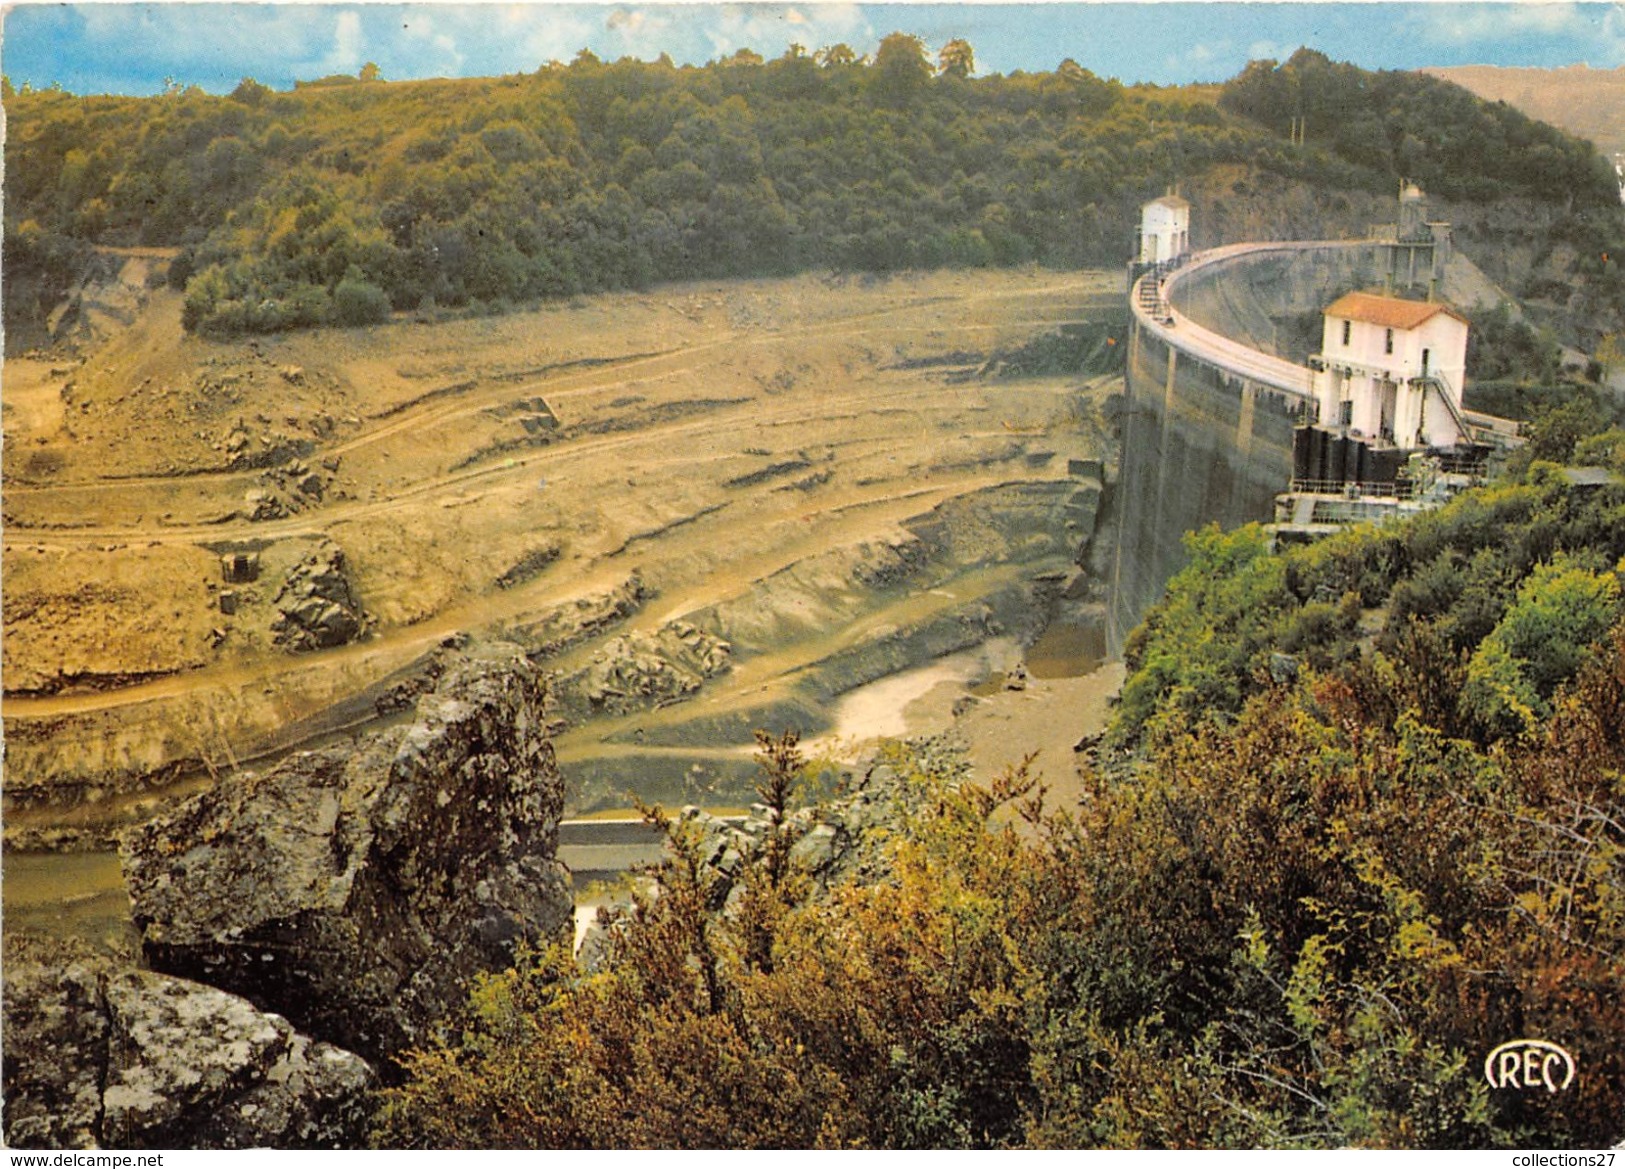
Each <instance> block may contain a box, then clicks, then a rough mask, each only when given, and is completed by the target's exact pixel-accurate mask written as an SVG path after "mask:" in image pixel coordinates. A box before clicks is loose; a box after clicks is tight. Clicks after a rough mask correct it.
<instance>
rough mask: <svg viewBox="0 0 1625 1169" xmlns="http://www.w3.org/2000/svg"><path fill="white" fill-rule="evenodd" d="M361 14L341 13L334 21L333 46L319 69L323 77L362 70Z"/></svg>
mask: <svg viewBox="0 0 1625 1169" xmlns="http://www.w3.org/2000/svg"><path fill="white" fill-rule="evenodd" d="M361 43H362V42H361V14H360V13H359V12H341V13H339V14H338V17H337V18H336V19H335V20H334V21H333V44H332V47H331V48H329V49H328V51H327V54H326V55H325V56H324V57H323V58H322V60H321V64H320V65H319V66H318V69H319V70H320V72H321V73H322V74H323V75H327V74H333V73H354V72H356V71H357V70H359V69H360V68H361V65H362V59H361Z"/></svg>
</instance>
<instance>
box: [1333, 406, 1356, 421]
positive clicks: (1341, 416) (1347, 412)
mask: <svg viewBox="0 0 1625 1169" xmlns="http://www.w3.org/2000/svg"><path fill="white" fill-rule="evenodd" d="M1353 423H1354V403H1353V402H1339V403H1338V404H1337V424H1338V425H1339V426H1351V425H1353Z"/></svg>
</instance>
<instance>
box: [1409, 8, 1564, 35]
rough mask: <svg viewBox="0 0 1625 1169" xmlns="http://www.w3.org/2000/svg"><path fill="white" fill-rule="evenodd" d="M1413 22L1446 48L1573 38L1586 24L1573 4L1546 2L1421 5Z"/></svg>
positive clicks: (1422, 31)
mask: <svg viewBox="0 0 1625 1169" xmlns="http://www.w3.org/2000/svg"><path fill="white" fill-rule="evenodd" d="M1414 19H1415V23H1416V25H1417V26H1418V27H1419V29H1420V31H1421V33H1422V35H1423V36H1425V37H1427V38H1428V39H1429V40H1431V41H1433V42H1435V43H1437V44H1446V45H1465V44H1476V43H1479V42H1490V43H1504V42H1505V41H1507V40H1509V39H1515V38H1517V37H1520V36H1543V37H1549V36H1572V35H1574V34H1576V33H1583V32H1584V30H1585V28H1586V26H1587V24H1588V22H1587V21H1586V19H1585V17H1584V16H1583V15H1582V13H1581V11H1580V9H1579V8H1577V7H1576V6H1575V5H1573V4H1567V3H1549V2H1545V0H1535V2H1528V0H1526V2H1525V3H1519V4H1492V5H1487V6H1478V5H1474V6H1471V7H1462V6H1458V5H1455V4H1440V5H1433V4H1420V5H1417V6H1416V8H1415V10H1414Z"/></svg>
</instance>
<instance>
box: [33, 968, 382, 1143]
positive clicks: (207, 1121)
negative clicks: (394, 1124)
mask: <svg viewBox="0 0 1625 1169" xmlns="http://www.w3.org/2000/svg"><path fill="white" fill-rule="evenodd" d="M4 1017H5V1034H4V1047H5V1075H4V1079H5V1122H4V1134H5V1143H6V1144H7V1145H8V1146H10V1147H12V1148H56V1149H62V1148H75V1149H84V1148H102V1147H110V1148H123V1149H141V1148H196V1149H204V1148H209V1149H231V1148H249V1147H256V1148H266V1147H274V1148H351V1147H355V1146H356V1145H357V1144H359V1143H361V1142H362V1141H363V1140H364V1139H365V1136H366V1122H367V1119H368V1115H369V1112H368V1109H369V1098H368V1094H369V1092H370V1091H371V1090H372V1088H373V1087H374V1086H375V1084H376V1077H375V1076H374V1074H373V1071H372V1069H371V1068H370V1067H369V1066H368V1065H367V1063H366V1062H365V1061H364V1060H362V1059H361V1058H360V1057H359V1056H357V1055H354V1054H352V1053H351V1052H348V1051H342V1050H340V1049H339V1048H337V1047H334V1046H332V1045H331V1044H327V1043H321V1042H318V1041H316V1040H313V1039H311V1038H310V1037H308V1036H306V1035H301V1034H299V1033H298V1032H296V1031H295V1030H294V1029H293V1027H292V1026H291V1025H289V1023H288V1021H287V1020H286V1019H283V1018H280V1017H279V1016H277V1015H272V1014H267V1013H265V1012H263V1011H261V1010H259V1009H258V1008H257V1007H255V1006H254V1004H253V1003H250V1002H248V1001H247V1000H246V999H243V998H241V997H239V996H237V995H232V994H227V993H225V992H224V991H220V990H216V989H214V988H213V987H208V986H202V985H200V984H198V983H195V982H190V981H187V980H185V979H179V978H171V977H169V976H167V975H163V974H154V973H152V972H151V971H147V970H136V969H132V968H130V967H128V966H121V965H119V964H118V963H116V962H114V961H113V960H110V959H108V958H105V957H102V956H98V955H92V954H88V953H84V952H79V951H76V950H74V949H72V948H70V947H67V946H64V945H62V944H60V943H52V942H43V941H36V940H33V939H26V940H25V939H8V940H7V944H6V994H5V1011H4Z"/></svg>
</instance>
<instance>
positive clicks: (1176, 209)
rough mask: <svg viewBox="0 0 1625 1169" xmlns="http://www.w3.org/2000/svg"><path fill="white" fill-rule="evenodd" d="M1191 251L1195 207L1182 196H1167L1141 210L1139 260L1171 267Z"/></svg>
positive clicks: (1137, 255)
mask: <svg viewBox="0 0 1625 1169" xmlns="http://www.w3.org/2000/svg"><path fill="white" fill-rule="evenodd" d="M1190 248H1191V205H1190V203H1188V202H1187V201H1186V200H1184V199H1181V198H1180V197H1179V196H1178V195H1164V196H1162V198H1160V199H1153V200H1151V202H1149V203H1147V204H1146V205H1145V206H1143V207H1141V208H1140V240H1139V247H1138V248H1136V249H1135V260H1136V261H1137V262H1138V263H1140V264H1143V265H1148V266H1149V265H1156V264H1167V263H1169V262H1170V261H1173V260H1177V259H1179V257H1181V256H1183V255H1184V254H1185V253H1186V252H1188V251H1190Z"/></svg>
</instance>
